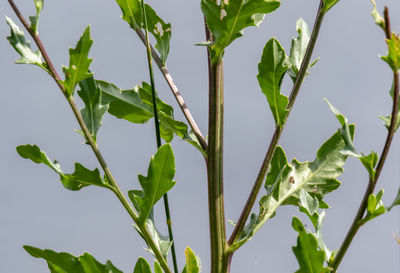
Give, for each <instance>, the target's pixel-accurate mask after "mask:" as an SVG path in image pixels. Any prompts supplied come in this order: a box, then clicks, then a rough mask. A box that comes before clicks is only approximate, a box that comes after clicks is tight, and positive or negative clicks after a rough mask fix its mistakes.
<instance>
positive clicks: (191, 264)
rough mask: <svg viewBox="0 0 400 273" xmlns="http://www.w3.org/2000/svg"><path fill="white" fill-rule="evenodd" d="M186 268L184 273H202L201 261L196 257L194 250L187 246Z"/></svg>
mask: <svg viewBox="0 0 400 273" xmlns="http://www.w3.org/2000/svg"><path fill="white" fill-rule="evenodd" d="M185 257H186V259H185V267H184V268H183V271H182V273H199V272H200V269H201V268H200V259H199V258H198V257H196V255H195V254H194V252H193V250H192V249H191V248H190V247H189V246H187V247H186V249H185Z"/></svg>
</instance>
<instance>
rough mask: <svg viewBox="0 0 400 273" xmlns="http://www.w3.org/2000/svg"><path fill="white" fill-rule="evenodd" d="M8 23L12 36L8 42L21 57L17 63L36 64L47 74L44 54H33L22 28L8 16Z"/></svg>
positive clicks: (37, 52) (8, 38) (36, 52)
mask: <svg viewBox="0 0 400 273" xmlns="http://www.w3.org/2000/svg"><path fill="white" fill-rule="evenodd" d="M6 22H7V24H8V25H9V26H10V33H11V34H10V36H8V37H7V40H8V41H9V42H10V44H11V45H12V46H13V48H14V49H15V50H16V51H17V52H18V54H19V55H20V56H21V58H19V59H18V60H17V61H15V63H17V64H34V65H37V66H39V67H41V68H42V69H44V70H46V71H47V72H49V71H48V69H47V65H46V63H44V62H43V60H42V54H41V53H40V51H39V50H37V51H35V52H33V51H32V49H31V45H30V43H29V41H26V40H25V35H24V32H23V31H22V29H21V28H20V27H18V26H17V25H16V24H15V23H14V22H13V21H12V20H11V19H10V18H8V17H7V16H6Z"/></svg>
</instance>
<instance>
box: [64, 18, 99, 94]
mask: <svg viewBox="0 0 400 273" xmlns="http://www.w3.org/2000/svg"><path fill="white" fill-rule="evenodd" d="M92 44H93V40H92V38H90V26H88V27H87V28H86V29H85V32H84V33H83V34H82V36H81V38H80V39H79V41H78V43H77V44H76V47H75V48H70V49H69V67H65V66H64V67H63V71H64V74H65V80H64V81H62V82H61V83H62V85H63V86H64V87H65V91H66V93H67V95H68V96H73V95H74V91H75V87H76V85H77V84H78V83H79V82H80V81H82V80H84V79H86V78H89V77H90V76H92V73H90V72H89V66H90V64H91V62H92V59H89V58H88V55H89V50H90V47H91V46H92Z"/></svg>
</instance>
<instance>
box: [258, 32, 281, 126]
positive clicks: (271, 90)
mask: <svg viewBox="0 0 400 273" xmlns="http://www.w3.org/2000/svg"><path fill="white" fill-rule="evenodd" d="M287 69H288V64H287V62H286V54H285V50H284V49H283V48H282V46H281V45H280V43H279V42H278V41H277V40H276V39H274V38H272V39H271V40H269V41H268V42H267V44H266V45H265V47H264V51H263V54H262V57H261V62H260V63H259V64H258V75H257V79H258V83H259V84H260V87H261V90H262V92H263V93H264V95H265V96H266V97H267V100H268V103H269V107H270V108H271V111H272V114H273V116H274V119H275V123H276V126H279V127H282V126H283V124H284V123H285V120H286V115H287V113H288V109H286V107H287V104H288V98H287V97H286V96H284V95H282V94H281V92H280V88H281V84H282V79H283V77H284V76H285V73H286V71H287Z"/></svg>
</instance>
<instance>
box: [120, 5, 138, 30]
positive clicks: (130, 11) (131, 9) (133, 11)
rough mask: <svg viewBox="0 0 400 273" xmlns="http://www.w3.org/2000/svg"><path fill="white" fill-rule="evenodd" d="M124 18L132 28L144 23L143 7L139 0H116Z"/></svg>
mask: <svg viewBox="0 0 400 273" xmlns="http://www.w3.org/2000/svg"><path fill="white" fill-rule="evenodd" d="M116 2H117V4H118V5H119V7H120V8H121V11H122V19H124V20H125V21H126V22H127V23H128V24H129V25H130V27H131V28H133V29H137V28H138V27H140V26H141V25H142V24H141V22H142V8H141V6H140V5H141V4H140V1H139V0H116Z"/></svg>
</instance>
